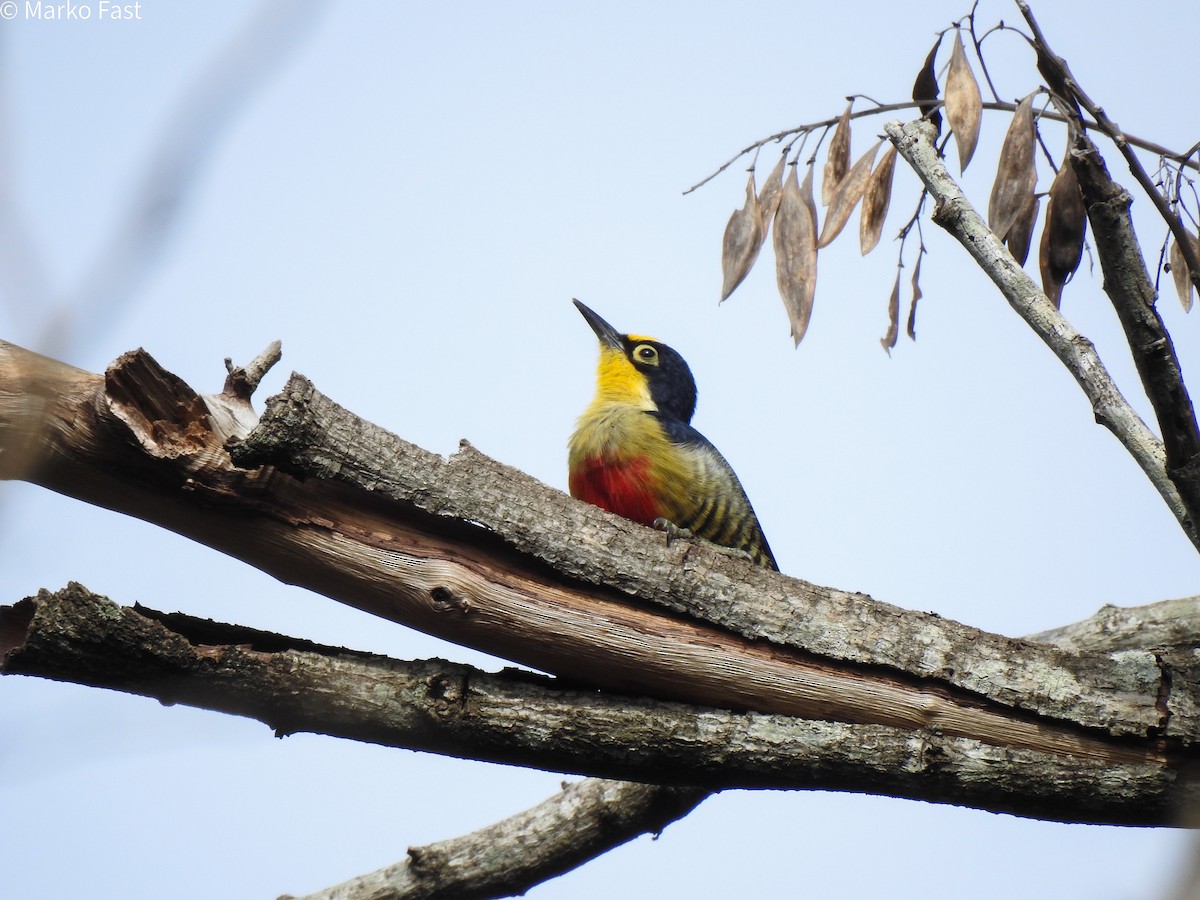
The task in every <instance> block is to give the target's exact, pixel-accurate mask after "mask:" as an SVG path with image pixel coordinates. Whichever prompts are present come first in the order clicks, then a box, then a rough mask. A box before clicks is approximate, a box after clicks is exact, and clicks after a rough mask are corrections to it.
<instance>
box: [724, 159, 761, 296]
mask: <svg viewBox="0 0 1200 900" xmlns="http://www.w3.org/2000/svg"><path fill="white" fill-rule="evenodd" d="M760 247H762V218H761V217H760V216H759V214H758V196H757V195H756V194H755V192H754V173H753V172H751V173H750V179H749V180H748V181H747V182H746V205H745V206H743V207H742V208H741V209H738V210H734V213H733V215H731V216H730V217H729V223H728V224H727V225H726V226H725V239H724V240H723V241H722V242H721V272H722V274H723V275H724V279H723V283H722V285H721V302H722V303H724V302H725V300H726V299H727V298H728V297H729V295H730V294H732V293H733V291H734V289H735V288H736V287H737V286H738V285H739V284H741V283H742V280H743V279H744V278H745V277H746V276H747V275H748V274H749V273H750V267H751V266H753V265H754V260H755V259H757V258H758V251H759V248H760Z"/></svg>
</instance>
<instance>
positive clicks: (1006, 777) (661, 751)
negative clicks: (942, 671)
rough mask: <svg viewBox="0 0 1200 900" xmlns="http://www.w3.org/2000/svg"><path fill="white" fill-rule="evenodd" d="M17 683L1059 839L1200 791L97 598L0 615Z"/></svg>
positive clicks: (1166, 818) (1148, 814)
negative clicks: (917, 808)
mask: <svg viewBox="0 0 1200 900" xmlns="http://www.w3.org/2000/svg"><path fill="white" fill-rule="evenodd" d="M0 637H2V640H0V655H2V657H3V664H2V665H0V672H3V673H5V674H13V673H16V674H32V675H41V676H44V677H51V678H57V679H60V680H68V681H74V682H78V683H83V684H90V685H94V686H97V687H109V688H114V689H117V690H124V691H129V692H132V693H137V694H143V695H146V696H151V697H155V698H157V699H159V700H161V701H163V702H165V703H171V704H175V703H185V704H188V705H192V706H198V707H202V708H205V709H214V710H217V711H221V712H227V713H232V714H236V715H244V716H248V717H251V718H255V719H258V720H260V721H263V722H265V723H267V724H268V725H270V726H271V727H272V728H273V729H274V731H275V733H276V734H280V735H282V734H291V733H295V732H298V731H308V732H315V733H321V734H332V735H336V736H339V737H347V738H352V739H356V740H364V741H371V742H374V743H380V744H386V745H390V746H396V747H408V748H411V749H416V750H427V751H432V752H437V753H444V754H448V755H452V756H463V757H470V758H474V759H481V760H487V761H491V762H501V763H508V764H516V765H525V766H532V767H537V768H543V769H551V770H557V771H562V772H568V773H575V774H586V775H595V776H601V777H620V778H624V779H628V780H633V781H638V782H647V783H661V784H668V785H679V786H689V785H690V786H696V787H703V788H704V789H706V790H722V789H725V788H763V787H768V788H784V789H822V790H844V791H856V792H863V793H875V794H885V795H890V796H898V797H909V798H915V799H922V800H926V801H931V802H936V803H955V804H960V805H967V806H973V807H977V808H981V809H987V810H991V811H995V812H1008V813H1014V814H1017V815H1025V816H1032V817H1038V818H1046V819H1053V820H1059V821H1076V822H1093V823H1120V824H1137V825H1144V824H1160V825H1161V824H1180V823H1181V821H1182V820H1181V818H1180V814H1179V810H1180V809H1181V808H1184V809H1187V808H1194V807H1195V804H1194V803H1193V802H1192V801H1193V800H1197V801H1200V783H1196V784H1193V783H1192V782H1191V781H1190V780H1184V781H1183V782H1180V781H1178V778H1179V773H1178V772H1177V771H1176V770H1175V769H1174V768H1173V767H1172V766H1170V765H1169V764H1167V763H1166V762H1165V761H1164V760H1162V759H1149V758H1142V759H1140V760H1139V759H1136V758H1133V757H1131V758H1130V759H1128V760H1125V761H1114V760H1104V761H1097V760H1092V759H1086V758H1078V757H1072V756H1069V755H1062V754H1054V753H1045V752H1038V751H1031V750H1019V749H1012V748H1003V747H996V746H991V745H989V744H986V743H982V742H980V741H977V740H971V739H968V738H955V737H949V736H947V735H944V734H942V733H940V732H939V731H938V730H936V729H919V730H916V731H913V730H907V729H901V728H894V727H890V726H884V725H853V724H847V723H842V722H829V721H815V720H807V719H796V718H792V717H788V716H781V715H762V714H757V713H734V712H729V711H726V710H715V709H710V708H702V707H694V706H686V705H683V704H679V703H669V702H663V701H657V700H651V699H646V698H629V697H622V696H614V695H607V694H601V693H597V692H595V691H585V690H580V689H578V688H575V689H569V688H564V687H563V686H562V685H560V684H559V683H557V682H555V681H554V680H552V679H547V678H544V677H540V676H533V675H530V674H528V673H524V672H515V671H506V672H502V673H500V674H495V675H493V674H487V673H484V672H480V671H478V670H476V669H472V668H470V667H468V666H463V665H455V664H452V663H446V662H442V661H440V660H433V661H424V662H400V661H398V660H392V659H388V658H386V657H381V656H376V655H372V654H365V653H355V652H353V651H348V650H344V649H340V648H334V647H323V646H320V645H316V644H312V643H309V642H306V641H300V640H297V639H295V638H288V637H284V636H282V635H277V634H268V633H264V632H260V631H255V630H252V629H247V628H240V627H237V626H232V625H223V624H220V623H214V622H210V621H207V620H199V619H194V618H191V617H189V616H184V615H181V614H178V613H175V614H170V615H165V614H162V613H157V612H154V611H153V610H147V609H145V608H142V607H138V608H135V609H129V608H119V607H117V606H116V605H115V604H113V603H112V602H111V601H109V600H107V599H106V598H103V597H98V596H96V595H94V594H92V593H90V592H89V591H87V590H86V589H85V588H83V587H82V586H80V585H70V586H68V587H67V588H66V589H64V590H62V591H57V592H55V593H53V594H51V593H48V592H45V591H43V592H42V593H40V594H39V595H38V596H37V597H35V598H28V599H26V600H23V601H21V602H20V603H18V604H17V605H16V606H13V607H0Z"/></svg>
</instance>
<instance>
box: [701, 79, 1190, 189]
mask: <svg viewBox="0 0 1200 900" xmlns="http://www.w3.org/2000/svg"><path fill="white" fill-rule="evenodd" d="M942 105H943V103H942V101H941V100H924V99H923V100H905V101H902V102H900V103H886V104H883V105H881V106H873V107H871V108H869V109H860V110H857V111H855V112H851V113H850V118H851V119H852V120H853V119H861V118H864V117H866V116H874V115H879V114H880V113H887V112H898V111H900V110H903V109H918V108H920V107H921V106H927V107H931V108H939V107H941V106H942ZM983 108H984V109H987V110H992V111H997V112H1009V113H1011V112H1016V109H1017V104H1015V103H1006V102H1003V101H1001V102H985V103H984V104H983ZM840 118H841V115H840V114H839V115H836V116H833V117H832V118H829V119H821V120H820V121H817V122H809V123H807V124H805V125H796V126H795V127H793V128H787V129H785V130H783V131H777V132H775V133H774V134H772V135H768V136H767V137H765V138H762V139H760V140H757V141H755V142H754V143H753V144H750V145H749V146H748V147H746V148H745V149H743V150H741V151H739V152H738V153H737V154H735V155H734V156H732V157H730V158H729V159H727V160H726V161H725V162H723V163H722V164H721V165H720V166H719V167H717V169H716V170H715V171H713V172H711V173H710V174H708V175H706V176H705V177H704V178H702V179H700V180H699V181H697V182H696V183H695V184H693V185H692V186H691V187H690V188H688V189H687V190H686V191H684V192H683V193H684V196H686V195H688V194H690V193H692V192H693V191H695V190H697V189H699V188H702V187H704V185H706V184H708V183H709V182H710V181H712V180H713V179H714V178H716V177H717V176H718V175H720V174H721V173H722V172H724V171H725V170H726V169H728V168H729V167H730V166H732V165H733V164H734V163H736V162H737V161H738V160H739V159H741V158H742V157H743V156H745V155H747V154H748V153H754V152H755V151H756V150H758V149H759V148H760V147H762V146H764V145H766V144H770V143H773V142H774V143H778V142H779V141H782V140H783V139H784V138H786V137H790V136H792V135H799V134H806V133H808V132H812V131H816V130H817V129H819V128H832V127H833V126H834V125H836V124H837V122H838V119H840ZM1041 118H1043V119H1050V120H1052V121H1055V122H1063V123H1070V122H1071V119H1070V118H1069V117H1067V116H1064V115H1062V114H1061V113H1057V112H1050V111H1049V110H1047V111H1045V112H1043V113H1041ZM1083 124H1084V125H1085V126H1086V127H1088V128H1095V129H1100V126H1099V125H1098V124H1097V123H1095V122H1092V121H1090V120H1087V119H1085V120H1083ZM1123 138H1124V140H1125V141H1126V142H1127V143H1129V144H1132V145H1133V146H1135V147H1140V148H1141V149H1143V150H1146V151H1147V152H1149V153H1155V154H1158V155H1159V156H1165V157H1167V158H1168V159H1173V160H1175V161H1176V162H1178V163H1179V164H1180V165H1181V166H1186V167H1187V168H1189V169H1196V170H1197V171H1200V160H1196V161H1192V160H1191V159H1190V158H1189V156H1190V154H1191V153H1193V152H1194V150H1189V151H1188V153H1187V154H1180V153H1176V152H1175V151H1174V150H1171V149H1169V148H1167V147H1164V146H1163V145H1162V144H1158V143H1155V142H1154V141H1149V140H1146V139H1145V138H1140V137H1137V136H1136V135H1132V134H1124V135H1123Z"/></svg>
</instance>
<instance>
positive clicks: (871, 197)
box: [858, 146, 896, 256]
mask: <svg viewBox="0 0 1200 900" xmlns="http://www.w3.org/2000/svg"><path fill="white" fill-rule="evenodd" d="M895 172H896V148H895V147H894V146H892V147H888V149H887V152H886V153H884V154H883V159H881V160H880V161H879V165H877V166H876V167H875V170H874V171H873V172H872V173H871V177H870V178H869V179H868V180H867V189H866V191H865V192H864V193H863V201H862V212H861V213H860V214H859V220H858V246H859V249H860V250H861V251H862V255H863V256H866V255H867V254H868V253H870V252H871V251H872V250H874V249H875V245H876V244H878V243H879V237H880V235H882V234H883V220H884V219H886V218H887V214H888V207H889V206H890V205H891V202H892V176H893V175H894V174H895Z"/></svg>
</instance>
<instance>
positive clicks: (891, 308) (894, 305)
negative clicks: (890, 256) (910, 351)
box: [879, 269, 900, 356]
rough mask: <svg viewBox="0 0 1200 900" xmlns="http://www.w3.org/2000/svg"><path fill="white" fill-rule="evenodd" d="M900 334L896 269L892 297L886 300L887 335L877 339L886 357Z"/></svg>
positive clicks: (898, 272)
mask: <svg viewBox="0 0 1200 900" xmlns="http://www.w3.org/2000/svg"><path fill="white" fill-rule="evenodd" d="M899 334H900V270H899V269H896V283H895V284H894V285H892V296H891V297H889V298H888V330H887V334H885V335H884V336H883V337H881V338H880V339H879V343H880V344H882V345H883V349H884V350H886V351H887V355H888V356H891V355H892V348H893V347H895V346H896V338H897V337H898V336H899Z"/></svg>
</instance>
